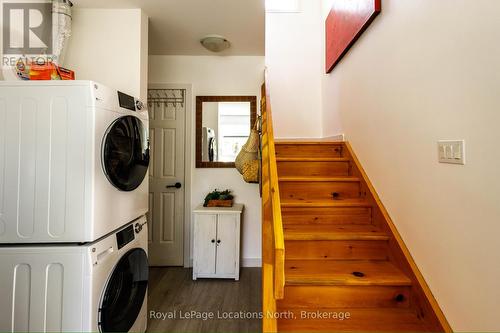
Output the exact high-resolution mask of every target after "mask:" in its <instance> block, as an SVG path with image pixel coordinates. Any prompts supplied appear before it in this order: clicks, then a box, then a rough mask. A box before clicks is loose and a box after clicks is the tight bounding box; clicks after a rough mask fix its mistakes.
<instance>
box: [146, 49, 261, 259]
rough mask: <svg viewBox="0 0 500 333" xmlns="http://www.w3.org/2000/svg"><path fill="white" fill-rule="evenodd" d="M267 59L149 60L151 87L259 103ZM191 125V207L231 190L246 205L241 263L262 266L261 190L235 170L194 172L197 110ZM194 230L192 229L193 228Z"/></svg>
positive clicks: (211, 57) (156, 57)
mask: <svg viewBox="0 0 500 333" xmlns="http://www.w3.org/2000/svg"><path fill="white" fill-rule="evenodd" d="M263 73H264V57H259V56H234V57H233V56H228V57H218V56H150V57H149V82H150V83H178V84H192V85H193V106H194V105H195V103H194V98H195V97H196V96H197V95H198V96H201V95H254V96H257V98H258V99H260V86H261V84H262V82H263V80H264V77H263ZM190 112H192V115H193V116H192V117H191V119H192V122H191V123H192V124H191V142H192V143H193V147H191V160H192V165H191V205H192V207H193V208H194V207H195V206H197V205H199V204H200V203H202V202H203V199H204V197H205V195H206V194H207V193H208V192H210V191H211V190H213V189H215V188H217V189H225V188H229V189H231V190H233V192H234V194H235V201H236V202H239V203H243V204H245V212H244V216H243V229H242V259H243V260H242V263H243V265H246V266H259V265H260V261H261V222H260V220H261V212H260V206H261V205H260V197H259V187H258V185H256V184H247V183H245V182H244V181H243V179H242V176H241V175H240V174H239V173H238V171H236V169H196V168H195V165H194V163H195V149H194V148H195V147H194V142H195V116H194V112H195V110H194V109H193V110H190ZM190 229H191V228H190Z"/></svg>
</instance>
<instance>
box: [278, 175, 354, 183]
mask: <svg viewBox="0 0 500 333" xmlns="http://www.w3.org/2000/svg"><path fill="white" fill-rule="evenodd" d="M278 180H279V181H280V182H353V183H358V182H360V181H361V179H360V178H358V177H318V176H301V177H292V176H284V177H278Z"/></svg>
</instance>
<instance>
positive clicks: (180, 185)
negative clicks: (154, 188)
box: [166, 183, 182, 188]
mask: <svg viewBox="0 0 500 333" xmlns="http://www.w3.org/2000/svg"><path fill="white" fill-rule="evenodd" d="M166 187H167V188H181V187H182V184H181V183H175V184H173V185H167V186H166Z"/></svg>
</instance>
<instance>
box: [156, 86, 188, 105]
mask: <svg viewBox="0 0 500 333" xmlns="http://www.w3.org/2000/svg"><path fill="white" fill-rule="evenodd" d="M185 98H186V96H185V93H184V90H183V89H148V105H151V106H152V105H156V107H160V106H161V104H163V105H164V106H165V107H168V106H169V105H170V104H171V105H172V106H173V107H174V108H176V107H177V105H180V106H181V107H184V103H185Z"/></svg>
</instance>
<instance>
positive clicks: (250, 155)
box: [234, 122, 259, 174]
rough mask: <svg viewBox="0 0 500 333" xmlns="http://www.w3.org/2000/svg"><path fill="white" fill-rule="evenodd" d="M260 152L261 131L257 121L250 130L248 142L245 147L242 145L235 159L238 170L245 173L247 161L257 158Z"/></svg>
mask: <svg viewBox="0 0 500 333" xmlns="http://www.w3.org/2000/svg"><path fill="white" fill-rule="evenodd" d="M258 152H259V132H258V131H257V122H256V123H255V125H254V126H253V128H252V130H251V131H250V136H249V137H248V140H247V142H246V143H245V144H244V145H243V147H241V150H240V152H239V153H238V156H236V160H235V161H234V164H235V166H236V170H238V172H239V173H240V174H243V165H245V163H246V162H250V161H253V160H256V159H257V158H258V157H257V154H258Z"/></svg>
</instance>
